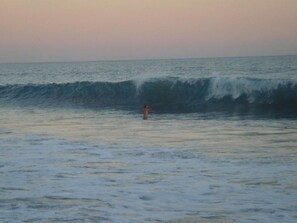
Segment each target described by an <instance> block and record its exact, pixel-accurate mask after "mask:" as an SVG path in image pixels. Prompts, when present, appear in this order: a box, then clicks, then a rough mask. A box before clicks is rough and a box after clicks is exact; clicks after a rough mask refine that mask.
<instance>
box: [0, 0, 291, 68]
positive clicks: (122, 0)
mask: <svg viewBox="0 0 297 223" xmlns="http://www.w3.org/2000/svg"><path fill="white" fill-rule="evenodd" d="M284 54H285V55H287V54H290V55H292V54H294V55H295V54H297V1H296V0H0V63H4V62H35V61H37V62H38V61H80V60H83V61H85V60H119V59H158V58H189V57H221V56H251V55H284Z"/></svg>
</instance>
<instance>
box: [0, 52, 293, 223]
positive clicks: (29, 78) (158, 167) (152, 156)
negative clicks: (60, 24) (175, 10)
mask: <svg viewBox="0 0 297 223" xmlns="http://www.w3.org/2000/svg"><path fill="white" fill-rule="evenodd" d="M144 104H148V105H149V106H150V107H151V112H150V114H149V118H148V120H143V119H142V108H143V105H144ZM0 105H1V106H0V221H1V222H4V223H5V222H7V223H8V222H9V223H11V222H114V223H118V222H127V223H130V222H131V223H132V222H135V223H136V222H137V223H138V222H167V223H168V222H202V223H206V222H208V223H214V222H216V223H218V222H228V223H229V222H235V223H237V222H238V223H248V222H261V223H265V222H267V223H271V222H275V223H278V222H288V223H289V222H291V223H293V222H296V221H297V214H296V213H297V202H296V200H297V57H296V56H279V57H246V58H209V59H184V60H150V61H149V60H148V61H102V62H72V63H32V64H0Z"/></svg>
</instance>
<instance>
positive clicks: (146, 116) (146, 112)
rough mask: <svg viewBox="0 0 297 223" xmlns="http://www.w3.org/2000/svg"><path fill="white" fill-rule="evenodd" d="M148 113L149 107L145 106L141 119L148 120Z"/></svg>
mask: <svg viewBox="0 0 297 223" xmlns="http://www.w3.org/2000/svg"><path fill="white" fill-rule="evenodd" d="M149 111H150V108H149V106H147V105H145V106H143V119H147V118H148V113H149Z"/></svg>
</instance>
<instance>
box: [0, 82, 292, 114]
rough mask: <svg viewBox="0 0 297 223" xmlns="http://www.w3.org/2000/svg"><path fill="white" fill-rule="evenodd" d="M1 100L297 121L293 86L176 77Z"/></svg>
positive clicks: (48, 88) (3, 91)
mask: <svg viewBox="0 0 297 223" xmlns="http://www.w3.org/2000/svg"><path fill="white" fill-rule="evenodd" d="M0 101H1V102H5V103H17V104H22V105H49V106H60V105H76V106H83V107H92V108H102V107H113V108H115V109H118V108H125V109H132V110H133V109H136V110H138V109H139V106H141V105H143V104H149V105H150V106H151V107H153V108H154V111H155V112H165V113H166V112H169V113H182V112H205V111H222V110H223V111H234V110H236V111H238V110H242V111H251V110H253V111H264V110H267V109H269V110H270V111H292V113H293V114H294V115H295V116H297V114H296V111H297V81H296V80H282V79H255V78H243V77H238V78H230V77H212V78H197V79H194V78H192V79H182V78H175V77H162V78H151V79H146V80H142V81H141V82H139V81H136V80H128V81H122V82H75V83H65V84H54V83H52V84H40V85H34V84H27V85H5V86H0Z"/></svg>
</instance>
